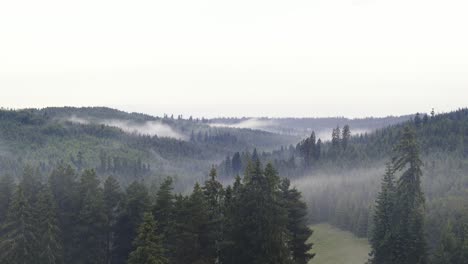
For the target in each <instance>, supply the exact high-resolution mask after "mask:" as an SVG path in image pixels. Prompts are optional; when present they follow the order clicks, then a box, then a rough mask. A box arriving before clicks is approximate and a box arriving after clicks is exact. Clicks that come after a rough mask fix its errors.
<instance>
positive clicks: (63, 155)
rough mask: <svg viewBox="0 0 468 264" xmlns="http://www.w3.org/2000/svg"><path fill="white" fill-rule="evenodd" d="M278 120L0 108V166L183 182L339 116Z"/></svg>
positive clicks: (377, 122) (371, 123)
mask: <svg viewBox="0 0 468 264" xmlns="http://www.w3.org/2000/svg"><path fill="white" fill-rule="evenodd" d="M406 119H407V117H401V118H386V119H380V118H376V119H373V118H369V119H364V120H361V121H358V120H355V121H356V122H361V123H362V124H364V123H365V124H366V126H367V128H366V131H367V130H368V129H371V130H372V129H374V128H379V127H382V126H385V125H388V124H393V123H394V122H396V121H397V120H406ZM275 120H280V119H275ZM281 120H282V121H281V122H279V123H277V124H275V130H273V131H265V129H262V128H261V127H255V126H253V127H251V126H244V127H237V126H224V125H219V124H218V125H217V124H215V123H216V122H218V121H220V120H217V119H213V120H209V119H205V118H192V117H183V116H180V115H179V116H173V115H164V116H162V117H157V116H151V115H147V114H141V113H127V112H123V111H119V110H116V109H111V108H106V107H83V108H76V107H49V108H43V109H20V110H6V109H1V110H0V170H1V171H2V172H3V173H7V174H11V175H13V176H18V175H21V173H22V170H23V168H24V166H25V165H32V166H33V167H38V168H39V170H40V172H41V173H42V174H47V173H48V172H50V170H51V168H53V167H55V166H56V165H57V163H60V162H64V163H67V164H72V166H74V167H75V169H78V170H81V169H82V168H95V169H96V171H97V172H98V174H99V175H102V176H105V175H109V174H112V175H115V176H116V177H118V178H119V180H121V181H122V183H129V182H131V181H133V180H134V179H136V178H138V179H141V178H143V179H160V178H162V177H165V176H173V177H175V182H176V185H177V186H178V185H179V184H180V183H181V182H184V181H185V180H187V181H188V182H187V183H186V184H184V185H186V186H191V185H192V184H193V182H194V181H196V180H200V179H203V177H205V176H204V175H203V173H201V172H203V171H206V170H208V169H209V168H210V166H211V165H212V164H218V163H219V162H220V161H221V160H223V159H224V158H225V157H226V156H231V157H232V156H234V155H235V154H236V153H243V152H244V153H247V152H249V151H250V152H251V151H252V150H253V149H255V148H256V149H257V150H258V151H259V153H263V152H269V151H272V150H274V149H277V148H278V147H279V146H292V145H293V144H296V142H298V141H299V140H300V138H301V136H299V134H297V133H282V132H281V131H285V130H287V129H288V127H290V128H291V129H304V128H307V129H313V128H315V127H316V128H317V129H322V128H323V125H331V124H328V123H329V122H332V123H335V122H336V124H338V123H339V122H341V121H343V120H342V118H335V119H333V118H332V119H326V120H327V122H328V123H327V122H325V123H323V122H322V123H317V122H315V121H314V119H297V120H296V121H297V122H296V121H294V120H295V119H281ZM340 120H341V121H340ZM275 122H276V121H275ZM301 135H302V134H301Z"/></svg>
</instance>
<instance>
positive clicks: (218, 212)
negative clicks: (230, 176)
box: [202, 166, 224, 262]
mask: <svg viewBox="0 0 468 264" xmlns="http://www.w3.org/2000/svg"><path fill="white" fill-rule="evenodd" d="M202 189H203V192H204V194H205V197H206V201H207V212H208V224H209V226H210V228H209V229H208V230H207V233H206V234H205V235H206V236H207V246H206V250H207V252H206V255H207V258H208V260H209V261H210V262H217V261H218V260H219V254H220V243H221V240H222V223H223V215H222V206H223V198H224V197H223V196H224V190H223V185H222V184H221V183H220V182H219V181H218V180H217V173H216V168H215V167H214V166H213V167H212V168H211V171H210V174H209V180H207V181H206V182H205V185H204V186H203V188H202Z"/></svg>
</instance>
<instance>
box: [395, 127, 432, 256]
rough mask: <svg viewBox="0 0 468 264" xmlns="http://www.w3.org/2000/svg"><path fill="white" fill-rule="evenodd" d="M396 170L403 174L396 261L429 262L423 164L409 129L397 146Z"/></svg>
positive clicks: (406, 129)
mask: <svg viewBox="0 0 468 264" xmlns="http://www.w3.org/2000/svg"><path fill="white" fill-rule="evenodd" d="M395 151H396V156H395V157H394V158H393V159H392V161H393V169H394V171H396V172H401V173H402V174H401V176H400V178H399V179H398V181H397V188H396V193H397V194H396V195H397V198H396V201H397V206H396V208H395V210H396V219H398V222H397V223H396V225H395V226H396V232H395V235H396V239H397V246H398V248H397V249H396V250H397V253H396V256H397V259H396V262H397V263H401V264H425V263H427V252H426V250H427V247H426V241H425V237H424V202H425V201H424V200H425V199H424V194H423V192H422V190H421V176H422V170H421V166H422V162H421V160H420V158H419V148H418V144H417V142H416V136H415V133H414V131H413V130H412V129H411V128H409V127H406V128H405V130H404V132H403V136H402V138H401V140H400V142H399V144H398V145H397V146H396V149H395Z"/></svg>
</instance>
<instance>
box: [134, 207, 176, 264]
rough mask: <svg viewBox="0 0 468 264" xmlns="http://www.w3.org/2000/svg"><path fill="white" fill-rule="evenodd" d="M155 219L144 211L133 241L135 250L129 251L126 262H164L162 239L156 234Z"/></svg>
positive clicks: (152, 263) (142, 263) (139, 263)
mask: <svg viewBox="0 0 468 264" xmlns="http://www.w3.org/2000/svg"><path fill="white" fill-rule="evenodd" d="M156 232H157V231H156V221H155V220H154V217H153V215H152V214H151V213H145V214H144V216H143V223H142V224H141V225H140V226H139V227H138V235H137V237H136V238H135V241H134V242H133V246H134V247H135V250H134V251H132V252H131V253H130V256H129V258H128V262H127V263H128V264H166V263H168V261H167V259H166V258H165V256H164V249H163V246H162V239H161V237H160V236H159V235H156Z"/></svg>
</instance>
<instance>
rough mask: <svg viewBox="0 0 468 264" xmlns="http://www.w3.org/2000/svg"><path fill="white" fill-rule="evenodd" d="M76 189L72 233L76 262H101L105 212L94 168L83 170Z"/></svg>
mask: <svg viewBox="0 0 468 264" xmlns="http://www.w3.org/2000/svg"><path fill="white" fill-rule="evenodd" d="M78 189H79V191H80V199H79V209H78V214H77V219H76V229H75V234H74V241H75V251H74V256H75V260H77V262H78V263H90V264H91V263H96V264H98V263H103V262H104V261H105V258H106V214H105V210H104V199H103V192H102V189H101V188H100V187H99V180H98V178H97V176H96V173H95V172H94V170H85V171H84V172H83V175H82V176H81V180H80V183H79V187H78ZM83 252H86V254H83Z"/></svg>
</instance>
